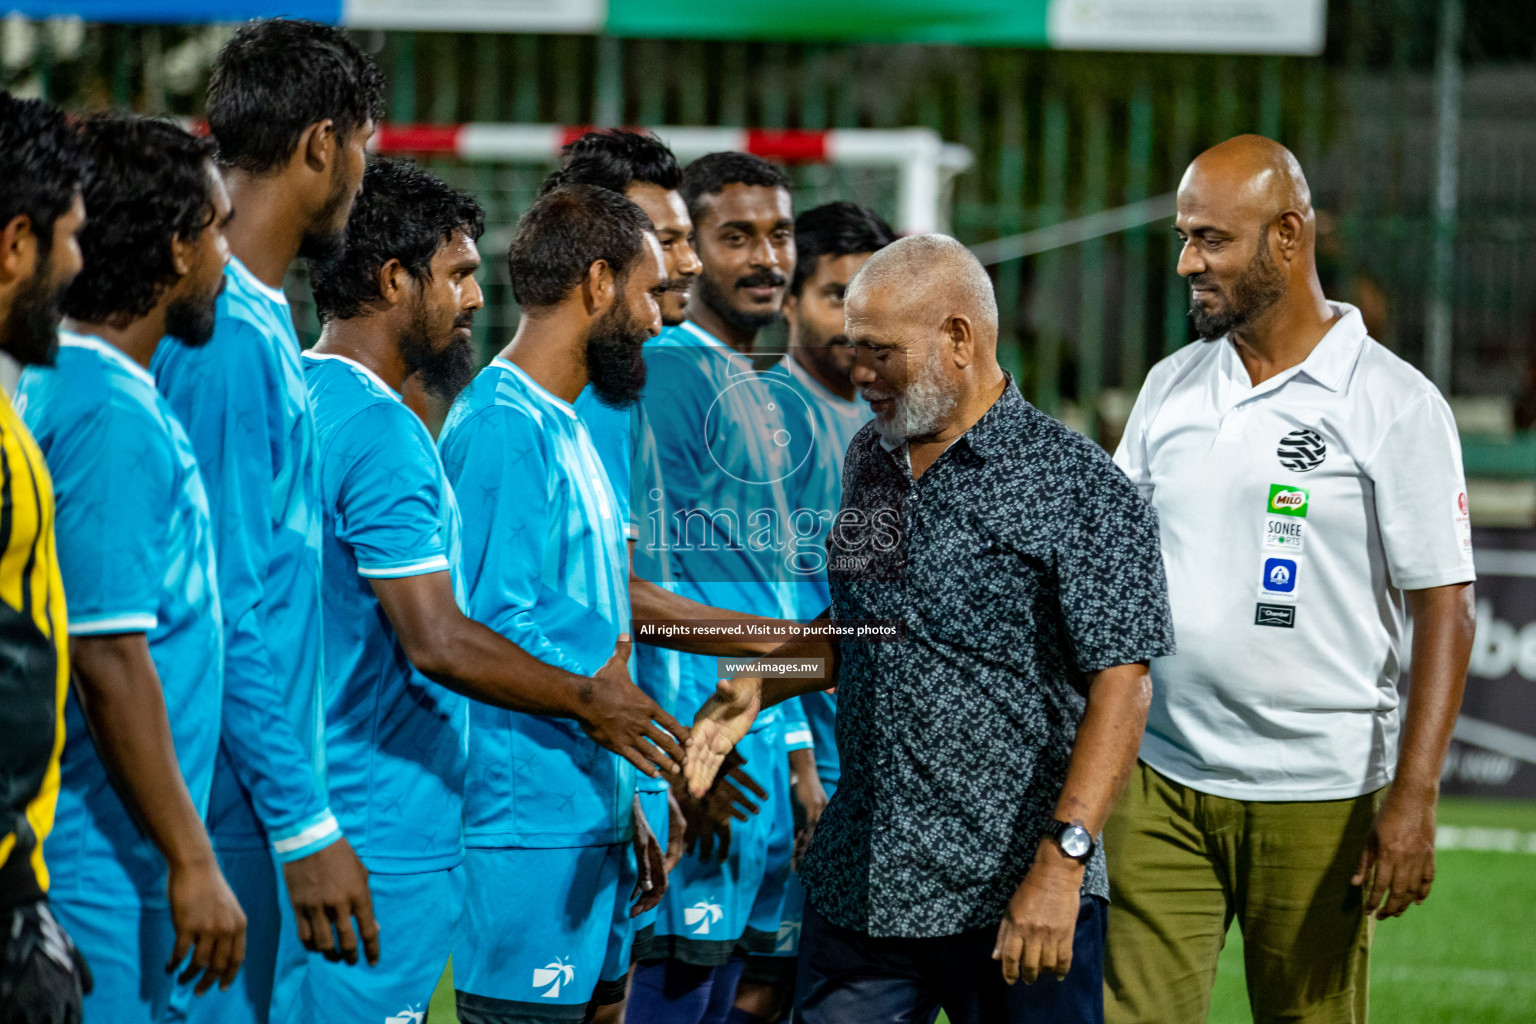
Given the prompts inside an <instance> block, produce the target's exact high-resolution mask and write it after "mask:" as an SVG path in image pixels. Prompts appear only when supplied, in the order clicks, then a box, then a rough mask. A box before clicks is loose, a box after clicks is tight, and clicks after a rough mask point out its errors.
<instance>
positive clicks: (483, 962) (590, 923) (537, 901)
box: [453, 843, 636, 1024]
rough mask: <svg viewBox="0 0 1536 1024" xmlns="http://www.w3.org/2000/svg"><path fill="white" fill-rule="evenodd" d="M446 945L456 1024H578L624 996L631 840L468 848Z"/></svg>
mask: <svg viewBox="0 0 1536 1024" xmlns="http://www.w3.org/2000/svg"><path fill="white" fill-rule="evenodd" d="M464 867H465V870H466V875H467V880H468V886H467V896H466V900H465V912H464V923H463V928H462V929H461V930H460V932H459V936H458V939H457V941H456V942H455V943H454V947H453V985H454V989H455V990H456V993H457V997H458V1010H459V1020H460V1022H461V1024H510V1022H524V1021H580V1020H582V1019H584V1018H585V1016H586V1011H587V1004H588V1003H591V1002H593V1001H597V1002H600V1003H611V1002H617V1001H619V1000H620V999H622V998H623V995H624V982H625V978H626V976H627V975H628V973H629V956H630V944H631V942H632V941H633V939H634V922H633V920H632V919H631V918H630V916H629V908H630V905H631V903H632V899H631V897H632V896H633V894H634V891H635V878H636V870H635V859H634V845H633V844H632V843H615V844H613V845H611V846H578V847H560V848H554V849H529V848H518V849H508V848H497V849H477V848H471V849H469V850H467V851H466V852H465V855H464Z"/></svg>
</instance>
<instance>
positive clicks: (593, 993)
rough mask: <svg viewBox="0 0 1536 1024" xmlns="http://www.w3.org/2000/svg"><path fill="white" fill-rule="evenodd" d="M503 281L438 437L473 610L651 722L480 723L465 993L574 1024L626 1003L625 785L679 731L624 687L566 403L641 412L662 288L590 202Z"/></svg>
mask: <svg viewBox="0 0 1536 1024" xmlns="http://www.w3.org/2000/svg"><path fill="white" fill-rule="evenodd" d="M507 267H508V272H509V276H510V278H511V283H512V291H513V295H514V296H515V297H516V299H517V302H518V304H519V306H521V307H522V320H521V322H520V323H519V325H518V329H517V334H516V336H515V337H513V339H512V341H511V342H510V343H509V344H508V345H507V346H506V348H504V349H503V350H502V351H501V353H500V354H499V355H498V356H497V357H496V358H495V359H493V360H492V361H491V363H490V365H489V366H487V367H486V368H485V369H484V370H482V371H481V372H480V374H479V375H478V376H477V377H476V378H475V380H474V383H472V384H471V385H470V386H469V388H468V389H467V390H466V391H465V392H464V394H463V395H462V396H461V397H460V398H459V400H458V402H457V403H455V405H454V407H453V409H452V410H451V411H450V412H449V414H448V420H447V422H446V423H445V424H444V426H443V432H442V436H441V438H440V446H441V449H442V454H443V463H444V466H445V467H446V469H447V473H448V478H449V480H451V481H452V483H453V487H454V490H455V492H456V493H457V495H458V497H459V501H460V503H461V506H462V508H463V512H464V567H465V583H466V585H467V588H468V591H469V609H468V610H469V614H470V615H471V616H472V617H474V618H475V619H478V620H479V621H481V622H484V623H486V624H487V625H488V626H490V627H491V628H492V629H494V630H496V631H497V632H498V633H501V634H502V635H504V636H505V637H506V638H507V639H509V640H511V641H512V642H513V643H515V644H517V645H518V646H519V647H521V648H522V649H523V650H525V651H527V652H529V653H530V654H532V655H533V656H534V657H536V658H538V659H539V660H540V661H541V662H544V663H545V664H546V665H547V666H548V667H549V670H550V671H552V672H554V671H560V672H565V673H574V674H576V675H578V676H589V675H592V674H593V673H597V678H596V679H594V680H592V687H591V689H592V691H593V693H594V694H597V693H599V692H600V691H602V690H604V689H613V690H619V689H622V690H624V691H629V692H632V693H633V694H634V695H635V696H636V697H638V698H640V699H641V700H643V701H644V702H645V704H647V705H648V706H649V707H650V709H651V715H652V717H653V719H654V723H655V724H654V725H652V726H651V728H650V730H649V733H648V738H646V737H642V738H640V739H639V740H638V742H637V745H636V747H635V748H633V749H632V750H630V751H628V752H626V751H624V750H623V749H622V748H619V752H620V753H623V754H625V757H616V756H614V754H612V753H610V752H609V751H608V750H604V749H602V747H603V746H609V747H610V749H614V748H613V747H612V745H611V744H607V743H604V742H603V741H602V737H600V736H599V735H597V734H596V733H595V732H594V731H593V730H591V729H587V730H585V733H586V734H585V735H583V730H582V729H578V728H576V726H575V724H574V723H570V722H563V721H559V720H557V719H553V718H548V717H536V716H534V715H528V714H517V713H509V712H507V711H503V710H500V709H497V708H492V707H487V706H483V705H476V706H475V707H473V708H472V710H471V719H472V723H473V724H472V728H471V733H470V753H469V760H470V764H469V780H468V784H467V786H466V791H465V819H466V820H465V833H466V844H467V846H468V847H469V849H468V851H467V852H466V855H465V867H466V878H467V883H468V897H467V899H466V901H465V915H464V924H463V928H462V929H461V933H460V941H459V942H458V943H457V944H456V945H455V947H454V951H453V965H454V985H455V988H456V989H457V990H458V1007H459V1013H460V1015H461V1016H463V1017H464V1018H465V1019H474V1020H480V1021H497V1022H513V1021H529V1020H538V1021H550V1020H566V1019H569V1020H571V1021H573V1022H575V1021H581V1020H584V1019H585V1018H586V1014H587V1007H588V1004H589V1002H592V1001H594V997H597V1001H598V1002H612V1001H613V999H612V995H611V994H610V993H608V991H607V990H608V989H611V988H617V990H618V992H619V993H622V991H623V983H624V973H625V970H626V969H627V967H628V955H629V941H630V937H631V933H630V931H629V930H628V929H625V928H619V927H615V922H623V921H625V920H626V919H628V918H629V917H631V916H635V915H638V914H640V913H643V912H645V911H646V910H649V909H650V908H651V907H652V906H654V905H655V904H656V902H657V900H659V899H660V898H661V895H662V893H663V891H664V890H665V888H666V874H665V869H664V867H663V865H662V854H661V850H660V847H659V846H658V844H657V842H656V840H655V838H654V836H653V835H652V834H651V830H650V828H649V827H648V826H647V824H646V820H645V815H644V813H643V812H642V810H641V807H640V804H639V801H638V800H637V799H636V795H635V792H636V790H635V767H639V768H640V769H641V770H642V771H643V772H644V773H645V774H646V775H649V776H652V777H653V778H654V777H656V775H657V771H656V768H657V767H660V768H663V769H667V770H669V771H671V769H672V766H671V765H669V764H668V763H667V758H666V754H667V753H672V754H673V755H674V756H676V757H678V758H679V759H680V757H681V748H680V747H679V746H678V744H677V740H680V739H683V738H685V737H686V735H687V732H686V730H684V729H683V728H682V727H681V726H679V725H678V724H677V722H676V720H675V719H673V717H672V716H671V715H670V714H668V713H667V712H666V711H665V710H663V709H662V708H661V707H660V706H659V705H656V704H655V703H653V702H651V700H650V698H646V697H641V691H640V690H639V689H638V688H636V687H635V686H634V685H633V683H631V682H630V681H629V676H628V671H627V668H626V663H627V661H628V655H629V647H630V644H629V630H630V603H629V555H628V550H627V545H626V540H625V529H624V518H623V516H622V513H621V510H620V506H619V503H618V501H617V499H616V497H615V495H614V493H613V489H612V486H611V485H610V483H609V481H608V477H607V475H606V474H605V473H604V471H603V467H602V462H601V461H600V459H599V457H598V455H597V451H596V450H595V449H594V447H593V445H592V439H591V437H590V435H589V434H588V432H587V427H586V425H585V423H584V422H583V421H582V419H581V418H580V417H579V416H578V415H577V413H576V410H575V408H574V403H575V401H576V398H577V396H578V395H579V394H581V391H582V389H583V388H585V387H586V386H587V385H588V384H589V383H590V384H591V386H592V388H593V389H594V391H595V392H596V394H597V396H598V397H599V398H600V399H601V400H603V401H604V402H607V403H609V404H611V405H615V406H624V405H627V404H632V403H633V402H634V401H635V399H636V398H637V397H638V396H639V393H640V389H641V387H642V385H644V383H645V362H644V360H643V359H642V357H641V346H642V345H643V344H644V342H645V341H646V340H647V339H649V338H651V337H653V336H654V335H655V334H656V333H657V332H658V331H659V330H660V329H661V311H660V308H659V305H658V303H659V301H660V299H661V298H662V296H663V295H664V294H665V292H666V289H667V280H666V274H665V271H664V269H663V267H664V264H663V258H662V252H661V246H660V244H659V243H658V241H657V239H656V235H655V232H654V231H653V230H652V227H651V221H650V219H649V218H648V217H647V216H646V215H645V213H644V212H643V211H642V210H641V209H640V208H639V207H638V206H636V205H635V204H634V203H632V202H630V201H629V200H628V199H625V198H624V197H623V196H622V195H619V194H618V193H617V192H613V191H610V190H608V189H603V188H597V187H594V186H590V185H571V186H565V187H559V188H555V189H553V190H552V191H549V192H547V193H545V194H544V195H543V196H542V197H540V198H539V200H538V201H537V202H535V203H534V205H533V206H532V207H531V208H530V209H529V210H528V211H527V212H526V213H525V214H524V215H523V218H522V220H521V221H520V222H519V224H518V227H517V232H516V234H515V236H514V237H513V240H512V245H511V248H510V251H509V252H508V254H507ZM616 644H617V648H616V647H615V645H616ZM594 740H596V741H598V742H594ZM626 757H627V761H626ZM652 762H653V763H654V767H653V766H652V764H651V763H652ZM631 846H633V848H634V855H633V856H632V855H631V854H630V852H629V848H630V847H631ZM512 880H516V882H517V883H518V884H515V885H510V886H509V884H508V883H509V881H512Z"/></svg>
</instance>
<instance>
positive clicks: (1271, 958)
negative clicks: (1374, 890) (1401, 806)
mask: <svg viewBox="0 0 1536 1024" xmlns="http://www.w3.org/2000/svg"><path fill="white" fill-rule="evenodd" d="M1382 792H1383V791H1380V790H1378V791H1377V792H1375V793H1368V794H1366V795H1365V796H1361V797H1356V798H1354V799H1349V800H1328V801H1320V802H1294V803H1261V802H1258V801H1241V800H1228V799H1226V798H1223V797H1218V796H1212V795H1210V794H1208V793H1201V792H1198V791H1197V790H1193V789H1190V788H1189V787H1188V786H1183V785H1180V784H1179V783H1177V782H1174V781H1173V780H1171V779H1168V778H1165V777H1164V776H1162V775H1159V774H1158V773H1157V772H1155V771H1153V770H1152V769H1151V768H1149V767H1148V766H1147V765H1145V764H1138V765H1137V767H1136V772H1135V773H1134V774H1133V775H1132V776H1131V781H1130V784H1129V785H1128V786H1127V787H1126V792H1125V796H1124V797H1123V798H1122V799H1121V801H1120V803H1119V805H1118V806H1117V807H1116V808H1115V811H1114V814H1113V815H1111V816H1110V819H1109V824H1108V825H1107V826H1106V828H1105V829H1104V851H1105V855H1106V856H1107V857H1108V858H1109V888H1110V903H1109V938H1108V942H1107V944H1106V947H1105V957H1104V1013H1105V1020H1106V1022H1107V1024H1204V1022H1205V1020H1206V1016H1207V1014H1208V1012H1209V1010H1210V1003H1211V986H1212V984H1213V983H1214V981H1215V979H1216V960H1217V957H1218V956H1219V954H1220V953H1221V947H1222V945H1223V944H1224V943H1225V941H1226V935H1227V929H1228V927H1229V926H1230V925H1231V924H1232V921H1233V919H1234V918H1235V919H1236V920H1237V922H1238V925H1239V927H1241V928H1242V936H1243V955H1244V963H1245V968H1246V973H1247V978H1248V1002H1249V1005H1250V1006H1251V1007H1252V1010H1253V1019H1254V1022H1255V1024H1280V1022H1287V1024H1303V1022H1305V1024H1365V1020H1366V1000H1367V978H1366V973H1367V962H1368V959H1369V955H1370V947H1371V932H1372V921H1371V919H1370V917H1369V915H1367V914H1366V913H1365V912H1364V910H1363V905H1362V899H1361V892H1360V890H1359V889H1358V888H1357V887H1355V886H1352V885H1350V881H1349V880H1350V878H1351V877H1352V876H1353V875H1354V873H1355V867H1356V866H1357V864H1358V862H1359V858H1360V851H1361V850H1362V849H1363V848H1364V846H1365V840H1366V837H1367V835H1368V834H1369V832H1370V828H1371V822H1372V821H1373V820H1374V818H1375V814H1376V809H1377V807H1379V806H1380V803H1381V796H1382Z"/></svg>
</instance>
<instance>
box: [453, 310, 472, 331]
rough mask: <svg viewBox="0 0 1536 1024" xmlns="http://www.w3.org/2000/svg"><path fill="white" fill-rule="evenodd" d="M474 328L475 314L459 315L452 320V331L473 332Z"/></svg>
mask: <svg viewBox="0 0 1536 1024" xmlns="http://www.w3.org/2000/svg"><path fill="white" fill-rule="evenodd" d="M474 326H475V314H473V313H460V314H459V315H458V316H456V317H454V318H453V329H454V330H461V329H462V330H466V331H468V330H473V329H474Z"/></svg>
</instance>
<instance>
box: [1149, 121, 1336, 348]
mask: <svg viewBox="0 0 1536 1024" xmlns="http://www.w3.org/2000/svg"><path fill="white" fill-rule="evenodd" d="M1175 228H1176V229H1177V231H1178V233H1179V236H1180V238H1182V239H1183V240H1184V250H1183V252H1182V253H1181V254H1180V256H1179V268H1178V269H1179V273H1180V274H1182V275H1183V276H1184V277H1186V278H1188V279H1189V283H1190V287H1191V304H1190V313H1191V316H1192V317H1193V319H1194V321H1195V328H1196V330H1197V331H1198V332H1199V333H1200V335H1201V336H1202V337H1205V338H1217V337H1221V336H1223V335H1227V334H1237V335H1241V334H1243V333H1244V332H1245V331H1249V330H1251V329H1253V328H1254V326H1255V325H1256V324H1258V323H1259V322H1260V321H1261V320H1263V319H1264V318H1267V317H1270V316H1271V311H1274V310H1284V309H1285V308H1286V307H1285V303H1284V300H1285V299H1286V297H1287V296H1288V295H1299V294H1301V293H1303V292H1312V291H1317V292H1318V293H1319V294H1320V288H1318V286H1317V284H1316V282H1317V266H1316V256H1315V253H1314V249H1315V245H1316V239H1317V218H1316V216H1315V214H1314V213H1313V210H1312V190H1311V189H1310V188H1309V187H1308V186H1307V177H1306V175H1305V174H1303V173H1302V170H1301V164H1300V163H1299V162H1297V160H1296V157H1295V156H1294V155H1293V154H1292V153H1291V151H1290V150H1288V149H1286V148H1285V147H1284V146H1282V145H1280V143H1278V142H1276V141H1274V140H1273V139H1266V138H1265V137H1264V136H1262V135H1239V136H1237V137H1236V138H1232V139H1228V140H1227V141H1226V142H1223V143H1221V144H1220V145H1217V146H1212V147H1211V148H1210V149H1208V150H1206V151H1205V152H1204V153H1201V154H1200V155H1199V156H1198V157H1196V158H1195V161H1194V162H1193V163H1191V164H1190V165H1189V169H1188V170H1187V171H1185V172H1184V178H1183V180H1182V181H1180V182H1179V193H1178V215H1177V219H1176V221H1175Z"/></svg>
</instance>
